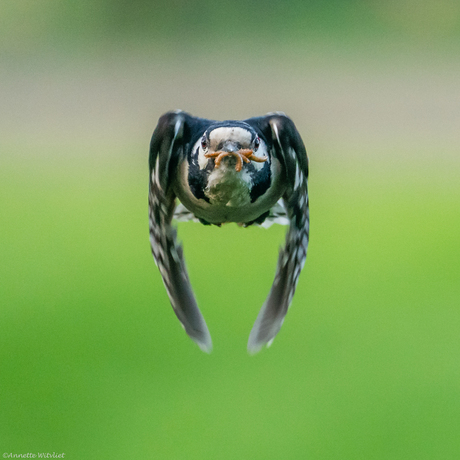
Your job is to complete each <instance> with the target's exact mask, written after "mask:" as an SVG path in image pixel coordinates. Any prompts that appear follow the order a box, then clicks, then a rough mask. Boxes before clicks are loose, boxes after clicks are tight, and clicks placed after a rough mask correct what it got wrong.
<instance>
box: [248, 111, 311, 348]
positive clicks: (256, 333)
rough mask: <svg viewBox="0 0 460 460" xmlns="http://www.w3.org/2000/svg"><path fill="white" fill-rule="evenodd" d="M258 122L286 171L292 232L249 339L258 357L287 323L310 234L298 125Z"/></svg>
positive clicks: (277, 117) (276, 119)
mask: <svg viewBox="0 0 460 460" xmlns="http://www.w3.org/2000/svg"><path fill="white" fill-rule="evenodd" d="M254 120H257V121H255V124H257V125H258V126H259V129H261V130H262V131H263V132H264V134H265V136H266V138H270V137H271V140H272V145H273V151H274V154H275V155H276V156H277V158H278V159H279V160H280V161H281V163H282V164H283V165H284V168H285V171H286V180H287V184H288V187H287V189H286V192H285V194H284V196H283V204H284V207H285V209H286V214H287V216H288V219H289V229H288V231H287V234H286V242H285V246H284V247H283V248H282V249H281V251H280V254H279V258H278V265H277V270H276V275H275V279H274V281H273V285H272V287H271V290H270V293H269V294H268V297H267V299H266V301H265V303H264V305H263V306H262V308H261V310H260V312H259V315H258V316H257V319H256V322H255V323H254V326H253V328H252V330H251V334H250V335H249V341H248V351H249V352H250V353H251V354H253V353H257V352H258V351H259V350H260V349H261V348H262V347H263V346H264V345H267V346H269V345H271V343H272V342H273V339H274V338H275V336H276V334H277V333H278V332H279V330H280V328H281V326H282V324H283V322H284V318H285V316H286V313H287V311H288V309H289V306H290V304H291V302H292V298H293V296H294V292H295V289H296V286H297V282H298V279H299V275H300V272H301V270H302V268H303V266H304V264H305V258H306V256H307V248H308V241H309V231H310V211H309V199H308V158H307V152H306V150H305V146H304V144H303V142H302V139H301V137H300V134H299V133H298V131H297V129H296V127H295V125H294V123H293V122H292V121H291V120H290V119H289V118H288V117H286V116H285V115H283V114H273V115H268V116H267V117H265V119H254ZM267 125H268V126H267ZM268 127H269V129H268ZM270 135H271V136H270Z"/></svg>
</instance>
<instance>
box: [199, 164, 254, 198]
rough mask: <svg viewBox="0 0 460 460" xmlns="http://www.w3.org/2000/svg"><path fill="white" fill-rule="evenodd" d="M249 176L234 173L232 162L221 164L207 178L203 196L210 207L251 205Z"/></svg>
mask: <svg viewBox="0 0 460 460" xmlns="http://www.w3.org/2000/svg"><path fill="white" fill-rule="evenodd" d="M251 185H252V179H251V175H250V174H249V173H248V172H247V171H246V170H244V169H243V171H240V172H239V171H236V170H235V166H234V164H233V162H226V161H224V162H222V164H221V166H220V167H219V168H214V170H213V171H212V172H211V174H210V175H209V176H208V183H207V186H206V188H205V190H204V194H205V195H206V197H207V198H208V199H209V202H210V203H211V204H212V205H217V206H228V207H239V206H244V205H247V204H249V203H251V196H250V190H251Z"/></svg>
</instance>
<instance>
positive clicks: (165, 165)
mask: <svg viewBox="0 0 460 460" xmlns="http://www.w3.org/2000/svg"><path fill="white" fill-rule="evenodd" d="M190 118H191V117H190V116H189V115H187V114H184V113H181V112H170V113H167V114H165V115H163V116H162V117H161V118H160V120H159V122H158V125H157V127H156V129H155V131H154V133H153V136H152V141H151V144H150V158H149V163H150V181H149V182H150V185H149V229H150V245H151V248H152V254H153V258H154V260H155V263H156V264H157V266H158V268H159V270H160V273H161V276H162V278H163V283H164V285H165V288H166V291H167V293H168V296H169V300H170V302H171V305H172V307H173V309H174V312H175V314H176V316H177V318H178V319H179V321H180V322H181V324H182V326H183V327H184V329H185V331H186V332H187V334H188V335H189V336H190V338H191V339H192V340H194V341H195V342H196V343H197V344H198V346H199V347H200V348H201V349H202V350H203V351H205V352H208V353H209V352H210V351H211V350H212V341H211V335H210V334H209V330H208V328H207V326H206V322H205V320H204V318H203V316H202V314H201V312H200V310H199V308H198V305H197V303H196V300H195V296H194V294H193V291H192V288H191V285H190V281H189V277H188V273H187V269H186V266H185V262H184V257H183V252H182V247H181V245H180V244H178V242H177V232H176V230H175V228H174V227H173V226H172V224H171V220H172V217H173V215H174V209H175V201H176V197H175V195H174V192H173V190H172V187H171V183H172V177H171V174H172V172H174V170H175V169H174V168H175V167H176V166H177V163H178V161H179V158H180V155H181V152H182V153H183V150H184V148H185V147H184V145H185V144H186V139H185V137H186V135H187V133H186V132H187V128H189V126H188V124H189V121H190Z"/></svg>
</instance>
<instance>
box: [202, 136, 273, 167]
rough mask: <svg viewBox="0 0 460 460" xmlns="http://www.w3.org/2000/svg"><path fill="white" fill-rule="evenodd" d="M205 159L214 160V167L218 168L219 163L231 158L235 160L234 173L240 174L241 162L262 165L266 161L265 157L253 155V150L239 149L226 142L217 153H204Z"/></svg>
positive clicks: (232, 143)
mask: <svg viewBox="0 0 460 460" xmlns="http://www.w3.org/2000/svg"><path fill="white" fill-rule="evenodd" d="M204 156H205V157H206V158H215V167H216V168H218V167H219V166H220V162H221V161H222V160H223V159H224V158H225V157H228V156H233V157H235V158H236V165H235V171H236V172H240V171H241V170H242V169H243V162H244V163H250V162H251V160H252V161H257V162H258V163H262V162H264V161H267V157H257V156H255V155H254V153H253V150H251V149H240V148H239V147H238V146H237V145H236V144H235V143H234V142H231V141H227V142H225V143H224V145H223V146H222V150H219V151H218V152H212V153H205V154H204Z"/></svg>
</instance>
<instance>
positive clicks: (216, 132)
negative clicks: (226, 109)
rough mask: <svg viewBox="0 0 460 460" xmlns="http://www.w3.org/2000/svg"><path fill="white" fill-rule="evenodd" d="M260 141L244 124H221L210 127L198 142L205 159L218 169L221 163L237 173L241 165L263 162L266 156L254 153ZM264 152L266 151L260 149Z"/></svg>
mask: <svg viewBox="0 0 460 460" xmlns="http://www.w3.org/2000/svg"><path fill="white" fill-rule="evenodd" d="M261 143H262V141H261V139H260V137H259V136H258V135H257V133H256V132H255V131H254V129H253V128H252V127H251V126H249V125H247V124H246V123H242V122H240V123H238V124H236V123H235V122H223V123H219V124H218V125H214V126H210V127H209V128H208V129H207V130H206V131H205V132H204V134H203V136H202V138H201V141H200V148H201V151H202V154H203V155H204V157H205V158H206V159H209V160H211V159H213V160H211V161H214V166H215V167H216V168H219V167H220V165H221V163H222V162H226V163H227V165H228V166H230V167H232V166H234V167H235V170H236V171H237V172H240V171H241V170H242V169H243V165H244V164H245V163H246V164H249V163H251V161H254V162H256V163H263V162H265V161H266V160H267V159H268V157H267V156H266V155H262V156H260V155H258V154H256V152H257V151H258V150H259V149H260V147H261ZM261 150H264V152H266V149H264V148H263V149H261Z"/></svg>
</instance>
